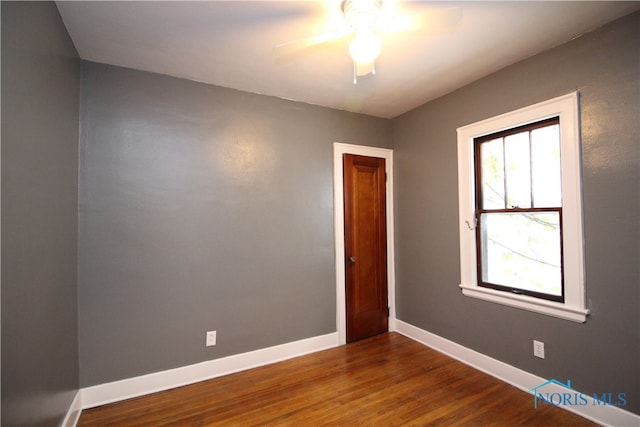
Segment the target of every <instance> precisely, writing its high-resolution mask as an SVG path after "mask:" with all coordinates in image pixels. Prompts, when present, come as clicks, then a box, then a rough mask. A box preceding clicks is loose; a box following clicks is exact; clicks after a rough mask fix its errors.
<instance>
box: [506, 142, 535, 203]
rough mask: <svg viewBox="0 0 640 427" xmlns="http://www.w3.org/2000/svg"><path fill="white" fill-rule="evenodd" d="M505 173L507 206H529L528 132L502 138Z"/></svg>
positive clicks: (529, 161)
mask: <svg viewBox="0 0 640 427" xmlns="http://www.w3.org/2000/svg"><path fill="white" fill-rule="evenodd" d="M504 157H505V166H506V168H505V169H506V174H507V207H508V208H511V207H519V208H530V207H531V159H530V155H529V132H521V133H517V134H515V135H509V136H507V137H506V138H505V139H504Z"/></svg>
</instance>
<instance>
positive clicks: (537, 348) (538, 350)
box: [533, 340, 544, 359]
mask: <svg viewBox="0 0 640 427" xmlns="http://www.w3.org/2000/svg"><path fill="white" fill-rule="evenodd" d="M533 355H534V356H536V357H539V358H540V359H544V343H543V342H542V341H536V340H533Z"/></svg>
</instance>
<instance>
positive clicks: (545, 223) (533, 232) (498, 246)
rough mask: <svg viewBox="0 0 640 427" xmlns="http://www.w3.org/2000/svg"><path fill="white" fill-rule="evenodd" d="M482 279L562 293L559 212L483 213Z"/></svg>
mask: <svg viewBox="0 0 640 427" xmlns="http://www.w3.org/2000/svg"><path fill="white" fill-rule="evenodd" d="M481 228H482V230H483V232H482V243H481V246H482V251H483V257H482V259H483V263H484V264H485V266H484V267H485V268H483V269H482V270H483V272H482V273H483V277H482V281H483V282H487V283H491V284H494V285H499V286H504V287H509V288H517V289H522V290H527V291H532V292H538V293H544V294H549V295H555V296H558V297H560V296H562V268H561V260H562V256H561V246H560V214H559V212H535V213H533V212H532V213H520V212H519V213H492V214H483V215H482V216H481Z"/></svg>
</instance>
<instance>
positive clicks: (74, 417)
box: [60, 390, 82, 427]
mask: <svg viewBox="0 0 640 427" xmlns="http://www.w3.org/2000/svg"><path fill="white" fill-rule="evenodd" d="M81 396H82V393H81V392H80V390H78V391H77V392H76V394H75V396H74V398H73V402H71V406H69V410H67V415H66V416H65V417H64V420H62V424H60V427H75V425H76V424H77V423H78V420H79V419H80V413H81V412H82V398H81Z"/></svg>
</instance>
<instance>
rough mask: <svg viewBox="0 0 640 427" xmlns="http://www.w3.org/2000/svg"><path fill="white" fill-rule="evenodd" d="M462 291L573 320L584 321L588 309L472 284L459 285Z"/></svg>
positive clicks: (488, 299) (473, 295)
mask: <svg viewBox="0 0 640 427" xmlns="http://www.w3.org/2000/svg"><path fill="white" fill-rule="evenodd" d="M460 288H461V289H462V293H463V294H464V295H466V296H468V297H472V298H478V299H481V300H485V301H491V302H495V303H498V304H503V305H508V306H510V307H516V308H521V309H523V310H528V311H533V312H535V313H541V314H546V315H548V316H553V317H558V318H560V319H565V320H571V321H573V322H578V323H584V322H585V321H586V320H587V315H588V314H589V310H587V309H584V308H580V307H574V306H569V305H567V304H561V303H557V302H553V301H545V300H541V299H538V298H533V297H529V296H526V295H517V294H510V293H508V292H503V291H496V290H494V289H488V288H481V287H479V286H473V285H465V284H462V285H460Z"/></svg>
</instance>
